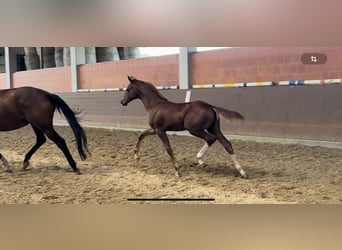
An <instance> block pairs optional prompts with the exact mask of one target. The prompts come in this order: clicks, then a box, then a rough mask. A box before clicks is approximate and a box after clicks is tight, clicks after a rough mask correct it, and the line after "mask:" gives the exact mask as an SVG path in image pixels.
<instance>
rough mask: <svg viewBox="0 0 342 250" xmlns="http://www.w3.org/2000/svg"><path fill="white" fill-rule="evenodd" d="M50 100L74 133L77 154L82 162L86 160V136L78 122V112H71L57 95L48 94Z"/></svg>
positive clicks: (87, 151)
mask: <svg viewBox="0 0 342 250" xmlns="http://www.w3.org/2000/svg"><path fill="white" fill-rule="evenodd" d="M50 99H51V101H52V103H53V104H54V105H55V107H56V109H57V111H58V112H59V113H60V114H61V115H63V116H64V117H65V119H66V120H67V121H68V123H69V125H70V127H71V129H72V131H73V132H74V135H75V138H76V142H77V149H78V153H79V155H80V157H81V159H82V160H85V159H87V153H89V150H88V147H87V136H86V134H85V132H84V130H83V128H82V127H81V125H80V124H79V122H78V117H77V115H78V114H79V113H80V112H77V111H74V110H72V109H71V108H70V107H69V106H68V104H66V103H65V101H64V100H63V99H62V98H60V97H59V96H58V95H54V94H50Z"/></svg>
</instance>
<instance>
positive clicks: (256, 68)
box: [0, 47, 342, 92]
mask: <svg viewBox="0 0 342 250" xmlns="http://www.w3.org/2000/svg"><path fill="white" fill-rule="evenodd" d="M303 53H324V54H326V55H327V57H328V61H327V63H326V64H325V65H303V64H302V63H301V55H302V54H303ZM178 67H179V65H178V55H167V56H158V57H149V58H140V59H132V60H125V61H115V62H107V63H97V64H89V65H81V66H79V82H80V84H79V85H80V86H79V88H81V89H94V88H95V89H96V88H117V87H126V86H127V82H128V81H127V77H126V76H127V75H133V76H135V77H137V78H140V79H142V80H145V81H148V82H151V83H153V84H154V85H156V86H175V85H178V84H179V79H178V78H179V72H178ZM192 68H193V71H192V76H191V77H192V83H193V84H210V83H230V82H258V81H281V80H284V81H288V80H322V79H335V78H338V79H339V78H342V48H341V47H340V48H339V47H337V48H334V47H332V48H324V47H320V48H318V47H313V48H307V47H305V48H301V47H280V48H279V47H266V48H264V47H253V48H233V49H221V50H215V51H206V52H199V53H193V54H192ZM13 80H14V87H19V86H24V85H32V86H36V87H39V88H43V89H46V90H48V91H52V92H70V91H71V71H70V67H61V68H50V69H43V70H31V71H23V72H16V73H14V74H13ZM1 86H3V87H5V86H6V82H5V75H4V74H0V87H1Z"/></svg>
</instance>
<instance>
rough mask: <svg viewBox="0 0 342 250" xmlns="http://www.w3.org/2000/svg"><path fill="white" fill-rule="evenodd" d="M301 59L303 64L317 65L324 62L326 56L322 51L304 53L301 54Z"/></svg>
mask: <svg viewBox="0 0 342 250" xmlns="http://www.w3.org/2000/svg"><path fill="white" fill-rule="evenodd" d="M301 60H302V63H303V64H311V65H318V64H325V63H326V62H327V60H328V58H327V56H326V55H325V54H322V53H305V54H303V55H302V57H301Z"/></svg>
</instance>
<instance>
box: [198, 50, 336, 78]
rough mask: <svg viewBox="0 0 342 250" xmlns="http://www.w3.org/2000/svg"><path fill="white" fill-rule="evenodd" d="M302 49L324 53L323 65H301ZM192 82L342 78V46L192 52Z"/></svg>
mask: <svg viewBox="0 0 342 250" xmlns="http://www.w3.org/2000/svg"><path fill="white" fill-rule="evenodd" d="M303 53H324V54H326V55H327V57H328V60H327V63H326V64H324V65H304V64H302V62H301V56H302V54H303ZM192 66H193V73H192V82H193V84H211V83H231V82H258V81H281V80H284V81H286V80H322V79H336V78H338V79H339V78H342V48H324V47H322V48H320V47H311V48H308V47H305V48H302V47H280V48H279V47H266V48H263V47H252V48H233V49H222V50H215V51H207V52H200V53H194V54H193V55H192Z"/></svg>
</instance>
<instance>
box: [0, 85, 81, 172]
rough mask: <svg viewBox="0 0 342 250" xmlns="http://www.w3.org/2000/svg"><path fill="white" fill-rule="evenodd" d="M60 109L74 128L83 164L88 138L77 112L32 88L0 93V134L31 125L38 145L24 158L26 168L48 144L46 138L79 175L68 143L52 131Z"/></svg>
mask: <svg viewBox="0 0 342 250" xmlns="http://www.w3.org/2000/svg"><path fill="white" fill-rule="evenodd" d="M55 109H57V110H58V111H59V112H60V113H61V114H62V115H63V116H64V117H65V118H66V120H67V121H68V123H69V125H70V127H71V128H72V130H73V132H74V135H75V138H76V142H77V147H78V152H79V155H80V157H81V159H82V160H84V159H86V158H87V154H86V153H87V152H88V149H87V138H86V134H85V132H84V130H83V128H82V127H81V126H80V124H79V123H78V120H77V117H76V116H77V112H75V111H73V110H72V109H71V108H70V107H69V106H68V105H67V104H66V103H65V102H64V101H63V99H61V98H60V97H59V96H57V95H55V94H51V93H48V92H46V91H44V90H41V89H37V88H33V87H21V88H14V89H6V90H0V131H10V130H14V129H18V128H21V127H24V126H26V125H28V124H31V126H32V128H33V131H34V132H35V134H36V136H37V141H36V144H35V145H34V146H33V147H32V149H31V150H30V151H29V152H28V153H27V154H26V155H25V158H24V162H23V168H24V169H26V168H27V167H28V165H29V160H30V159H31V157H32V155H33V154H34V153H35V152H36V151H37V149H38V148H39V147H40V146H41V145H43V144H44V143H45V142H46V138H45V135H46V136H47V137H48V138H49V139H51V140H52V141H53V142H54V143H55V144H56V145H57V146H58V147H59V148H60V149H61V150H62V151H63V153H64V155H65V157H66V158H67V160H68V162H69V165H70V167H71V168H72V169H73V171H74V172H76V173H80V171H79V169H78V168H77V167H76V162H75V161H74V159H73V158H72V156H71V154H70V152H69V149H68V148H67V145H66V143H65V140H64V139H63V138H62V137H61V136H60V135H59V134H57V132H56V131H55V130H54V128H53V123H52V120H53V115H54V112H55ZM0 160H1V161H2V162H3V164H4V166H5V169H6V170H7V171H10V168H9V165H8V163H7V161H6V159H5V158H4V157H3V156H2V155H1V154H0Z"/></svg>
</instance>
